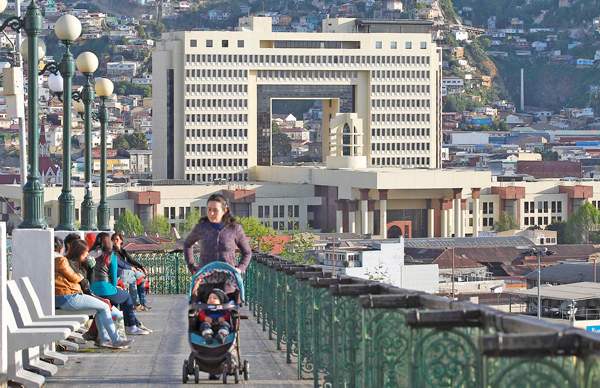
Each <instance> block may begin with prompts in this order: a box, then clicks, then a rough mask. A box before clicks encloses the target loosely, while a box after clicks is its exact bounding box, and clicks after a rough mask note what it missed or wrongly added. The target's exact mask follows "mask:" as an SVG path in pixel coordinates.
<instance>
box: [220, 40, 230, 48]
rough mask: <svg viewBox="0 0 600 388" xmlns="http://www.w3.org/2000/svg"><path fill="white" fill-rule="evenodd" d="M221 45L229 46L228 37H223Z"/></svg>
mask: <svg viewBox="0 0 600 388" xmlns="http://www.w3.org/2000/svg"><path fill="white" fill-rule="evenodd" d="M221 46H222V47H229V41H228V40H227V39H223V40H222V41H221Z"/></svg>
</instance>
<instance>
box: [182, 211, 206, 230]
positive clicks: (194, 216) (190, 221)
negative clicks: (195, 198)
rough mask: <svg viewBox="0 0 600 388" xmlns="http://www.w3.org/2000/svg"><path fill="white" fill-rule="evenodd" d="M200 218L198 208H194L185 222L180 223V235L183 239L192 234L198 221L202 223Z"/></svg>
mask: <svg viewBox="0 0 600 388" xmlns="http://www.w3.org/2000/svg"><path fill="white" fill-rule="evenodd" d="M200 218H202V215H201V214H200V211H199V210H198V209H197V208H193V209H192V210H191V211H190V212H189V213H188V214H187V216H186V217H185V221H184V222H180V223H179V234H180V235H181V237H186V236H187V235H188V234H190V232H191V231H192V229H194V227H195V226H196V224H197V223H198V221H200Z"/></svg>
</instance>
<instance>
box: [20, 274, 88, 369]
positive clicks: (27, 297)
mask: <svg viewBox="0 0 600 388" xmlns="http://www.w3.org/2000/svg"><path fill="white" fill-rule="evenodd" d="M17 283H18V284H19V286H20V287H19V288H20V289H21V295H22V296H23V299H24V301H25V303H26V304H27V309H28V311H29V314H30V315H31V320H32V321H34V322H62V323H65V322H69V323H76V324H77V325H73V332H72V333H71V334H70V335H69V339H70V340H80V341H84V342H85V340H84V339H83V337H82V336H81V334H80V333H77V332H76V330H77V331H80V332H81V331H82V330H83V327H82V326H81V325H83V324H84V323H86V322H87V321H88V319H89V317H88V316H87V315H83V314H71V315H62V316H56V315H45V314H44V312H43V311H42V306H41V303H40V300H39V298H38V296H37V294H36V292H35V289H34V288H33V284H31V281H30V280H29V278H27V277H25V278H21V279H19V280H18V282H17ZM75 313H77V311H75ZM86 331H87V330H86ZM61 342H67V341H61ZM40 357H42V358H49V359H52V360H53V362H54V364H55V365H64V363H65V362H66V361H67V360H68V359H69V358H68V357H67V356H66V355H64V354H60V353H57V352H55V351H53V350H52V346H51V345H44V346H43V347H42V348H41V349H40Z"/></svg>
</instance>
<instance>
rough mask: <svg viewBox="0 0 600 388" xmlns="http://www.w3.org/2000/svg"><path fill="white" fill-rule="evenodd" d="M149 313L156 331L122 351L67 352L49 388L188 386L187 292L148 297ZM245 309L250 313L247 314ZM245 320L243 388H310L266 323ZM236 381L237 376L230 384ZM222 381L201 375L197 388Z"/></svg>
mask: <svg viewBox="0 0 600 388" xmlns="http://www.w3.org/2000/svg"><path fill="white" fill-rule="evenodd" d="M148 299H149V304H150V305H151V306H152V307H153V309H152V310H151V311H147V312H139V313H136V315H137V317H138V319H139V320H140V321H142V322H143V324H144V325H145V326H147V327H149V328H151V329H153V330H154V333H153V334H150V335H147V336H134V337H133V338H135V342H134V343H133V344H132V346H131V348H129V349H124V350H110V349H98V348H96V347H95V346H93V343H92V342H88V343H87V345H83V346H82V349H81V350H80V351H79V352H77V353H71V352H68V354H69V361H68V362H67V364H66V365H62V366H59V371H58V373H57V374H56V375H55V376H52V377H48V378H47V379H46V384H45V385H44V387H46V388H59V387H60V388H64V387H77V388H83V387H89V388H96V387H107V386H119V387H120V388H129V387H131V388H133V387H135V388H143V387H152V388H160V387H173V386H177V387H184V386H193V385H195V384H194V376H193V375H192V376H190V379H191V381H188V383H187V384H183V383H182V380H181V374H182V367H183V360H185V359H187V357H188V356H189V353H190V348H189V345H188V342H187V310H186V306H187V298H186V297H185V296H183V295H149V298H148ZM244 313H246V312H244ZM253 318H254V317H252V315H251V314H250V319H244V320H242V321H241V322H242V323H241V353H242V360H244V359H247V360H248V362H249V363H250V368H249V370H250V380H249V381H244V380H242V381H241V383H240V384H239V385H238V386H242V385H243V386H245V387H257V388H258V387H307V388H308V387H312V386H313V382H312V380H300V381H299V380H297V379H296V376H297V364H296V363H292V364H287V363H286V362H285V351H278V350H276V345H275V341H270V340H269V339H268V337H267V335H266V333H265V332H263V331H262V325H257V324H256V319H253ZM229 384H231V385H236V384H235V383H234V382H233V376H229V377H228V385H229ZM215 385H221V386H222V381H220V380H219V381H209V380H208V375H207V374H206V373H200V384H198V386H215Z"/></svg>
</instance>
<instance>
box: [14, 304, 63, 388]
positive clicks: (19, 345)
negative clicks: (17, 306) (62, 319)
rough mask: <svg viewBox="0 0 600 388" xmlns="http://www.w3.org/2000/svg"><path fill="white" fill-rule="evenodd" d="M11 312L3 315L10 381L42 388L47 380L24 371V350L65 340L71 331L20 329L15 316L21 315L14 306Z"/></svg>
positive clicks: (48, 328) (45, 328)
mask: <svg viewBox="0 0 600 388" xmlns="http://www.w3.org/2000/svg"><path fill="white" fill-rule="evenodd" d="M9 299H10V298H9ZM9 305H10V303H9ZM10 310H11V311H7V314H3V318H4V320H5V321H6V326H7V331H8V333H7V334H8V335H7V337H8V338H7V345H8V346H7V347H8V352H7V353H8V354H7V363H8V365H7V367H8V368H7V369H8V379H9V380H13V381H15V382H17V383H20V384H23V385H25V386H26V387H28V388H40V387H41V386H42V385H43V384H44V382H45V380H46V379H45V378H44V376H42V375H38V374H35V373H32V372H29V371H26V370H24V369H23V368H24V365H23V350H27V349H31V348H37V347H39V346H41V345H44V344H49V343H52V342H55V341H59V340H62V339H65V338H67V336H68V335H69V333H70V332H71V330H70V329H69V328H66V327H62V328H61V327H43V328H19V327H18V325H17V321H16V320H15V316H19V314H20V313H19V311H18V310H13V309H12V306H11V309H10Z"/></svg>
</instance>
